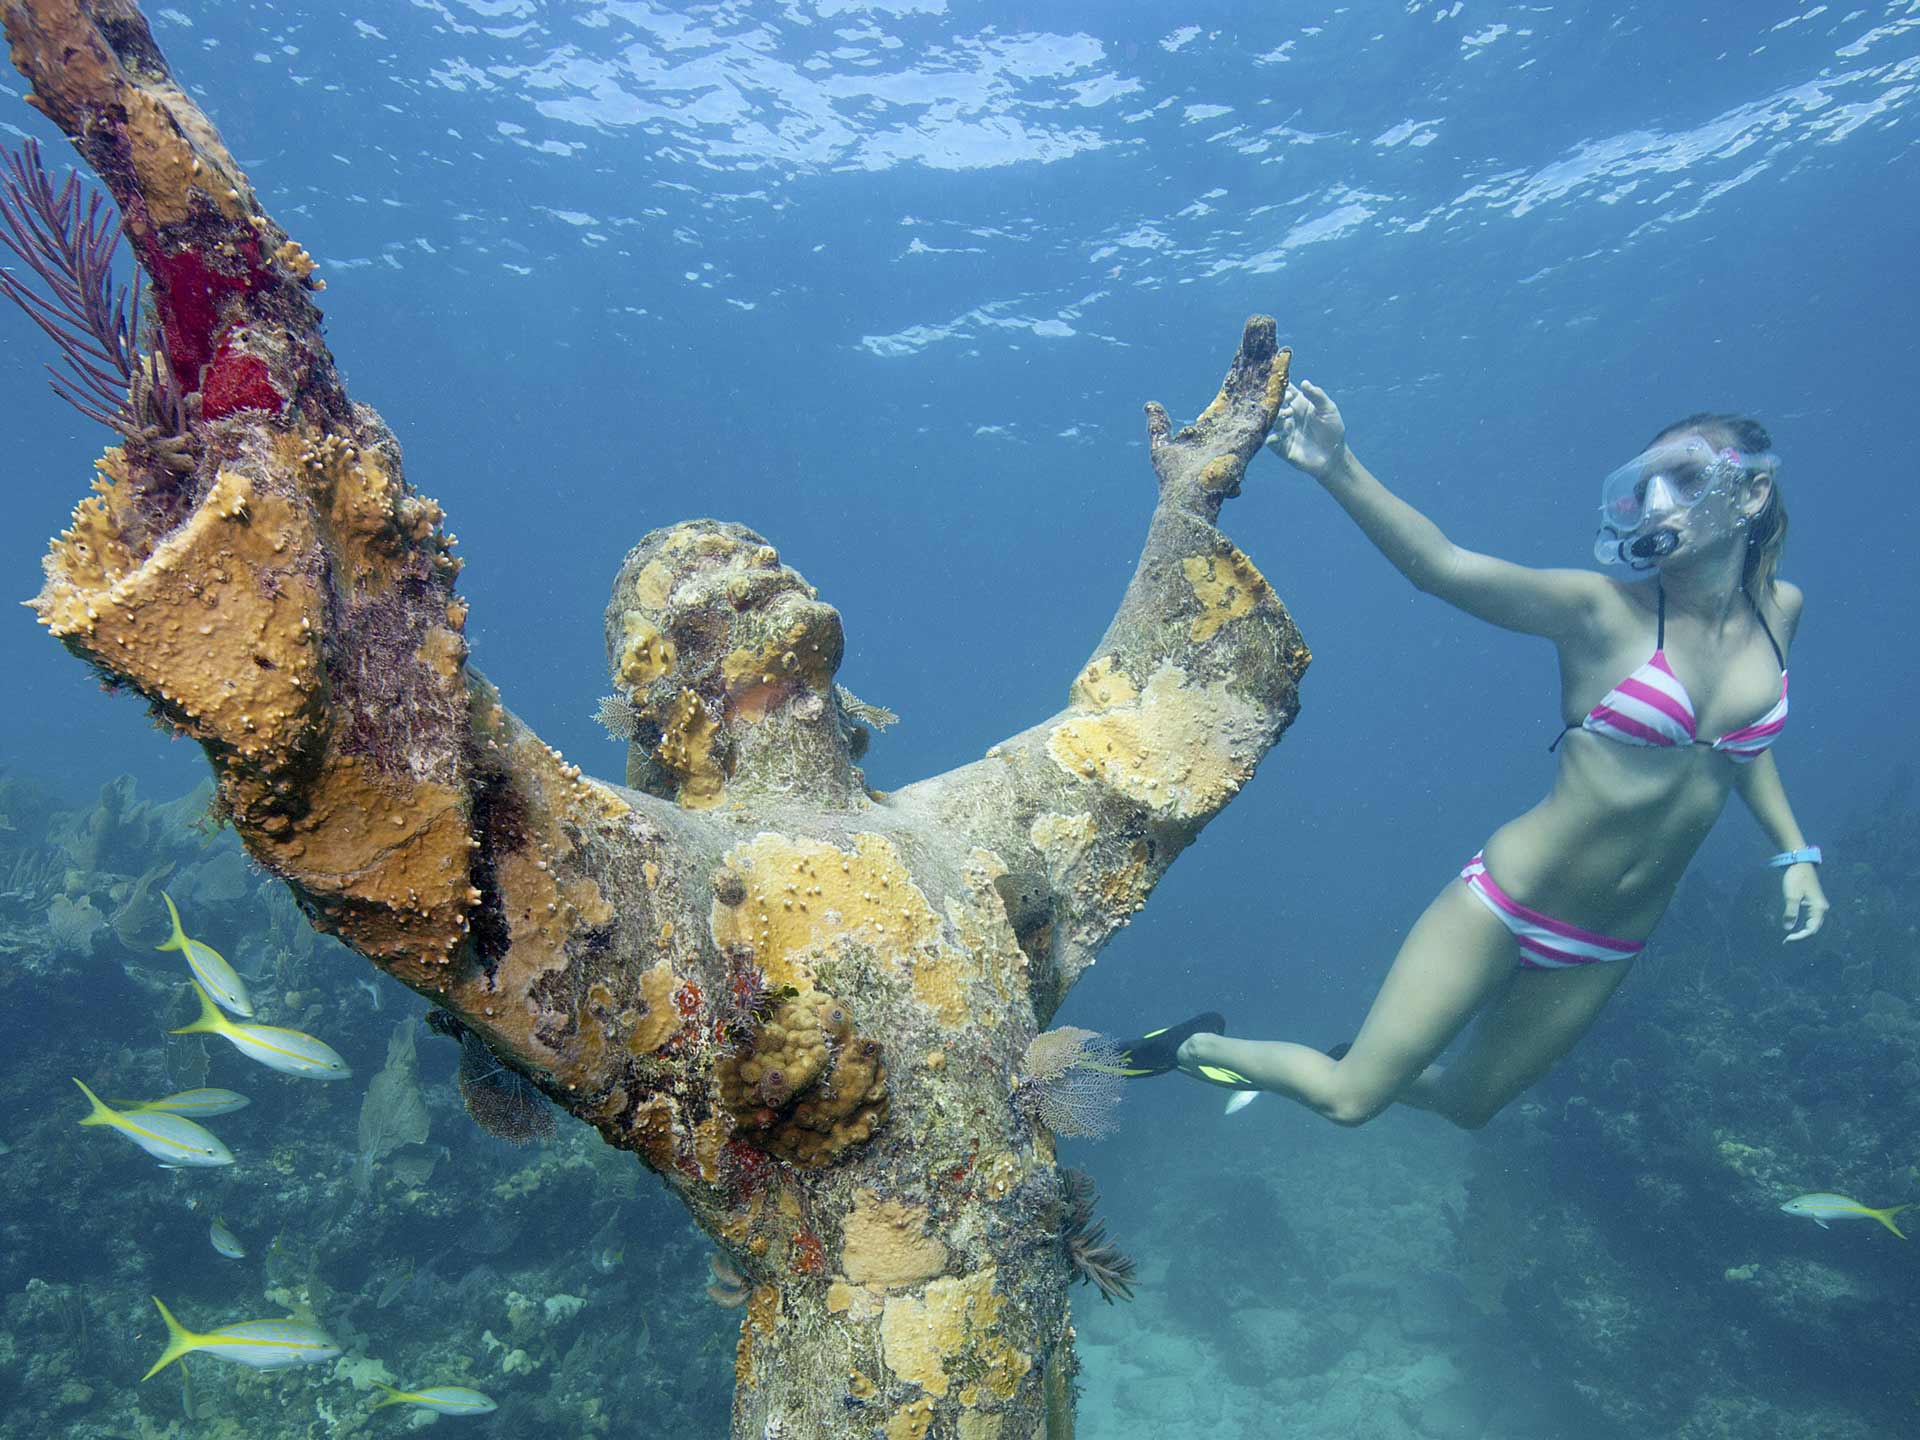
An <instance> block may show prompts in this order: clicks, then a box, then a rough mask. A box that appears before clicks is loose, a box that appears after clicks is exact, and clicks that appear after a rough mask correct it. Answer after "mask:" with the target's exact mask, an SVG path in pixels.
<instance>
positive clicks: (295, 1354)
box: [140, 1295, 340, 1380]
mask: <svg viewBox="0 0 1920 1440" xmlns="http://www.w3.org/2000/svg"><path fill="white" fill-rule="evenodd" d="M153 1303H154V1304H155V1305H157V1306H159V1308H160V1318H161V1319H162V1320H164V1321H166V1322H167V1348H166V1349H165V1350H162V1351H161V1352H160V1358H159V1359H158V1360H156V1361H154V1362H153V1368H152V1369H151V1370H149V1371H147V1373H146V1374H144V1375H142V1376H141V1377H140V1378H141V1379H142V1380H151V1379H152V1378H153V1377H154V1376H156V1375H158V1374H159V1373H160V1372H161V1371H162V1370H164V1369H166V1368H167V1366H169V1365H171V1364H172V1363H173V1362H174V1361H176V1360H178V1359H179V1358H180V1357H181V1356H182V1355H192V1354H194V1353H195V1352H199V1353H202V1354H206V1355H211V1356H213V1357H214V1358H215V1359H216V1360H231V1361H232V1362H233V1363H234V1364H236V1365H247V1366H251V1367H252V1368H253V1369H255V1370H286V1369H288V1368H290V1367H292V1366H295V1365H323V1364H325V1363H326V1362H327V1361H329V1360H332V1359H333V1358H335V1357H336V1356H337V1355H339V1353H340V1347H339V1346H338V1345H337V1344H335V1343H334V1340H333V1337H332V1336H331V1335H329V1334H327V1332H326V1331H324V1330H322V1329H321V1328H320V1327H319V1326H318V1325H316V1324H314V1323H313V1322H312V1321H311V1320H298V1319H295V1318H293V1317H292V1316H289V1317H288V1318H287V1319H285V1320H242V1321H241V1322H240V1323H239V1324H238V1325H222V1326H221V1327H220V1328H219V1329H218V1330H208V1331H206V1332H204V1333H202V1332H200V1331H196V1330H189V1329H187V1327H186V1326H184V1325H182V1324H181V1323H180V1322H179V1321H178V1320H176V1319H174V1318H173V1312H172V1311H170V1310H168V1309H167V1307H166V1306H164V1305H161V1304H160V1297H159V1296H158V1295H156V1296H154V1297H153Z"/></svg>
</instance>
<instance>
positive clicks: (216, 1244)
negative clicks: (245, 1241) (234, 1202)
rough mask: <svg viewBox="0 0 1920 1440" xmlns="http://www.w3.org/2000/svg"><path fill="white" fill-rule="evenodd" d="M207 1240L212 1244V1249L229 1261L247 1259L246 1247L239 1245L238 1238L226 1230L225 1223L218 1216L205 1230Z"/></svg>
mask: <svg viewBox="0 0 1920 1440" xmlns="http://www.w3.org/2000/svg"><path fill="white" fill-rule="evenodd" d="M207 1238H208V1239H209V1240H211V1241H212V1242H213V1248H214V1249H215V1250H217V1251H219V1252H220V1253H221V1254H222V1255H224V1256H226V1257H227V1259H229V1260H244V1259H246V1258H247V1247H246V1246H244V1245H242V1244H241V1243H240V1237H239V1236H238V1235H236V1234H234V1233H233V1231H231V1230H229V1229H228V1228H227V1222H226V1221H224V1220H222V1219H221V1218H220V1217H219V1216H218V1215H216V1216H214V1217H213V1224H212V1225H211V1226H209V1227H208V1229H207Z"/></svg>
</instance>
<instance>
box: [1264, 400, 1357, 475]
mask: <svg viewBox="0 0 1920 1440" xmlns="http://www.w3.org/2000/svg"><path fill="white" fill-rule="evenodd" d="M1267 446H1268V448H1269V449H1271V450H1272V451H1273V452H1274V454H1276V455H1278V456H1279V457H1280V458H1281V459H1283V460H1285V461H1286V462H1287V463H1288V464H1289V465H1291V466H1293V467H1294V468H1295V469H1297V470H1304V471H1306V472H1307V474H1309V475H1311V476H1313V478H1314V479H1316V480H1325V479H1326V478H1327V477H1328V476H1329V475H1330V474H1331V473H1332V472H1333V471H1334V470H1335V469H1336V468H1337V467H1338V466H1339V465H1340V463H1341V462H1342V461H1344V460H1345V459H1346V458H1347V424H1346V421H1344V420H1342V419H1341V418H1340V407H1339V406H1338V405H1336V404H1334V403H1333V397H1332V396H1331V395H1329V394H1327V392H1326V391H1324V390H1322V389H1321V388H1320V387H1319V386H1318V385H1316V384H1314V383H1313V382H1312V381H1311V380H1297V381H1294V382H1293V383H1292V384H1291V385H1289V386H1288V387H1287V401H1286V404H1284V405H1282V406H1281V407H1280V416H1279V418H1278V419H1277V420H1276V421H1275V422H1274V426H1273V429H1272V430H1270V431H1268V432H1267Z"/></svg>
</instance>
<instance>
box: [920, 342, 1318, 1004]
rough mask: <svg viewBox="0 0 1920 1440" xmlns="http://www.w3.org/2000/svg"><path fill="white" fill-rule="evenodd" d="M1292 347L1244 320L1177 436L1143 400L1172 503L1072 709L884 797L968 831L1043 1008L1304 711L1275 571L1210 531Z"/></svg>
mask: <svg viewBox="0 0 1920 1440" xmlns="http://www.w3.org/2000/svg"><path fill="white" fill-rule="evenodd" d="M1290 359H1291V352H1290V351H1287V350H1283V349H1280V348H1278V346H1277V344H1276V341H1275V337H1274V323H1273V321H1272V320H1271V319H1269V318H1267V317H1266V316H1255V317H1254V318H1253V319H1251V320H1249V321H1248V322H1247V325H1246V330H1245V333H1244V334H1243V335H1242V336H1241V339H1240V349H1239V351H1238V353H1237V354H1235V356H1234V358H1233V364H1232V366H1231V368H1230V369H1229V370H1228V372H1227V378H1226V380H1225V381H1224V382H1223V383H1222V384H1221V386H1220V393H1219V394H1218V395H1217V396H1216V397H1215V398H1214V401H1213V403H1212V404H1211V405H1209V406H1208V407H1207V408H1206V410H1205V411H1204V412H1203V413H1202V414H1201V416H1200V418H1199V419H1198V420H1196V421H1194V423H1193V424H1191V425H1189V426H1186V427H1185V428H1184V429H1182V430H1180V431H1178V432H1177V433H1176V432H1175V431H1174V430H1173V427H1172V425H1171V423H1170V422H1169V421H1168V419H1167V413H1166V411H1165V410H1163V409H1162V408H1161V407H1160V406H1159V405H1157V404H1149V405H1148V406H1147V441H1148V447H1149V454H1150V455H1151V457H1152V460H1153V468H1154V473H1155V474H1156V475H1157V476H1158V478H1159V482H1160V499H1159V504H1158V505H1157V506H1156V507H1155V509H1154V512H1153V521H1152V524H1151V525H1150V526H1149V528H1148V530H1147V540H1146V544H1145V546H1144V547H1143V548H1142V550H1141V554H1140V563H1139V566H1138V567H1137V568H1136V570H1135V572H1134V576H1133V581H1132V583H1131V584H1130V585H1129V586H1128V587H1127V593H1126V596H1125V598H1124V599H1123V600H1122V601H1121V602H1120V609H1119V612H1118V613H1117V614H1116V615H1115V616H1114V617H1113V623H1112V624H1111V625H1109V626H1108V627H1107V633H1106V634H1105V635H1104V636H1103V637H1101V640H1100V644H1099V645H1098V646H1097V647H1096V648H1095V650H1094V652H1093V658H1092V659H1090V660H1089V661H1088V662H1087V664H1086V665H1085V666H1084V667H1083V668H1082V669H1081V671H1080V673H1079V674H1078V675H1077V676H1075V677H1074V679H1073V681H1072V684H1071V686H1070V687H1069V688H1068V691H1067V707H1066V708H1065V709H1064V710H1061V711H1060V712H1059V713H1057V714H1055V715H1053V716H1051V717H1050V718H1048V719H1047V720H1045V721H1042V722H1041V723H1040V724H1038V725H1035V726H1033V727H1032V728H1030V729H1028V730H1025V731H1022V732H1021V733H1020V734H1018V735H1015V736H1014V737H1012V738H1011V739H1009V740H1006V741H1003V742H1002V743H1001V744H999V745H996V746H994V747H993V748H992V749H991V750H989V751H988V752H987V756H986V758H985V759H984V760H982V761H979V762H977V763H975V764H972V765H967V766H963V767H962V768H960V769H958V770H954V771H950V772H949V773H947V774H945V775H940V776H936V777H934V778H933V779H931V780H927V781H924V782H922V783H921V784H918V785H913V786H909V787H907V788H905V789H903V790H901V791H900V792H899V793H898V794H897V795H896V796H895V797H894V799H893V801H892V802H891V803H892V804H894V805H896V806H899V807H901V808H903V809H917V810H922V811H924V812H926V813H927V814H928V815H930V816H932V817H934V820H935V823H937V824H939V825H941V826H943V827H949V828H953V829H956V830H958V831H961V832H964V833H969V834H972V835H973V836H975V837H976V840H977V843H979V844H981V845H984V846H989V847H990V848H992V849H993V850H994V851H995V852H996V853H998V854H1000V855H1001V856H1003V857H1004V858H1005V859H1006V862H1007V863H1008V865H1009V866H1010V867H1011V869H1010V873H1009V874H1008V876H1007V877H1006V878H1005V879H1004V880H1003V881H1002V882H1001V891H1002V894H1003V895H1004V896H1005V898H1006V901H1007V906H1008V910H1009V912H1010V913H1011V915H1012V917H1013V921H1014V924H1015V927H1016V929H1017V930H1018V931H1019V933H1020V934H1021V936H1022V939H1023V943H1024V944H1026V945H1027V947H1028V949H1029V950H1030V951H1031V952H1032V953H1033V957H1034V959H1035V961H1036V969H1035V978H1036V992H1037V993H1036V1003H1037V1004H1038V1005H1039V1006H1040V1008H1041V1011H1042V1014H1043V1015H1045V1014H1048V1013H1051V1009H1052V1006H1053V1005H1055V1004H1057V1003H1058V1001H1059V1000H1060V999H1061V998H1062V997H1064V995H1065V993H1066V991H1067V989H1068V988H1069V987H1071V986H1072V984H1073V983H1074V981H1075V980H1077V979H1078V978H1079V976H1080V973H1081V972H1082V971H1083V970H1084V969H1085V968H1086V967H1087V966H1088V965H1089V964H1091V963H1092V962H1093V958H1094V956H1095V954H1096V953H1098V951H1099V949H1100V947H1101V946H1102V945H1104V944H1105V943H1106V942H1107V940H1108V939H1109V938H1110V937H1111V936H1112V934H1113V932H1114V931H1115V930H1117V929H1118V928H1119V927H1121V926H1123V925H1125V924H1126V923H1127V920H1128V918H1129V916H1131V914H1132V913H1133V912H1134V911H1136V910H1138V909H1140V908H1141V906H1142V905H1144V904H1145V903H1146V899H1147V896H1148V895H1149V894H1150V893H1151V892H1152V890H1153V887H1154V885H1155V884H1156V883H1158V881H1159V879H1160V877H1161V876H1162V875H1163V874H1165V873H1166V869H1167V867H1168V866H1169V865H1171V864H1172V863H1173V860H1174V857H1175V856H1177V855H1179V853H1180V852H1181V851H1182V850H1184V849H1186V847H1187V846H1188V845H1190V844H1191V843H1192V842H1193V840H1194V838H1195V837H1196V836H1197V835H1198V834H1199V833H1200V830H1201V828H1202V827H1203V826H1205V825H1206V823H1207V822H1208V821H1209V820H1211V819H1212V818H1213V817H1214V816H1215V815H1217V814H1218V813H1219V812H1220V811H1221V810H1222V809H1223V808H1224V807H1225V806H1226V804H1227V802H1228V801H1229V800H1231V799H1232V798H1233V797H1234V796H1235V795H1236V794H1238V793H1239V791H1240V787H1241V786H1242V785H1244V784H1245V783H1246V782H1247V781H1248V780H1249V779H1250V778H1251V777H1252V775H1253V771H1254V767H1255V766H1256V765H1258V764H1259V762H1260V757H1261V756H1263V755H1264V754H1265V753H1266V752H1267V750H1268V748H1269V747H1270V746H1272V745H1273V743H1274V742H1275V741H1276V740H1278V739H1279V738H1280V734H1281V732H1282V731H1284V730H1285V729H1286V727H1287V726H1288V725H1289V724H1291V723H1292V721H1293V717H1294V715H1295V713H1296V712H1297V710H1298V707H1299V682H1300V677H1301V675H1302V674H1303V673H1304V672H1305V670H1306V668H1307V664H1308V662H1309V660H1310V658H1311V657H1310V656H1309V654H1308V652H1307V647H1306V645H1305V644H1304V643H1303V642H1302V641H1301V638H1300V632H1299V631H1298V630H1297V629H1296V628H1295V627H1294V624H1293V621H1292V618H1291V617H1290V616H1288V614H1287V611H1286V607H1285V606H1284V605H1282V604H1281V603H1280V600H1279V597H1278V596H1276V595H1275V594H1274V592H1273V588H1272V586H1270V585H1269V584H1268V583H1267V581H1266V579H1265V577H1263V576H1262V575H1261V574H1260V572H1259V571H1258V570H1257V569H1255V568H1254V564H1253V562H1252V561H1251V560H1249V559H1248V558H1247V556H1246V555H1245V554H1244V553H1242V552H1241V550H1240V549H1239V547H1238V546H1236V545H1235V544H1234V543H1233V542H1232V541H1231V540H1229V539H1228V538H1227V537H1226V535H1224V534H1223V533H1222V532H1221V531H1220V530H1219V529H1218V528H1217V526H1216V521H1217V520H1218V518H1219V514H1220V507H1221V506H1222V505H1223V504H1224V503H1225V502H1226V501H1227V500H1228V499H1229V498H1231V497H1232V496H1235V495H1238V494H1239V493H1240V481H1241V478H1242V476H1243V475H1244V474H1245V473H1246V468H1247V464H1248V462H1249V461H1250V460H1251V459H1252V458H1253V456H1254V454H1255V453H1256V452H1257V451H1258V450H1259V448H1260V445H1261V442H1262V441H1263V440H1264V439H1265V437H1266V434H1267V431H1268V430H1269V429H1270V428H1271V427H1272V425H1273V421H1274V417H1275V416H1276V415H1277V414H1278V413H1279V409H1280V405H1281V402H1282V400H1283V399H1284V398H1285V394H1286V385H1287V364H1288V361H1289V360H1290Z"/></svg>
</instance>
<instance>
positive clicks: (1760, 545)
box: [1647, 410, 1787, 601]
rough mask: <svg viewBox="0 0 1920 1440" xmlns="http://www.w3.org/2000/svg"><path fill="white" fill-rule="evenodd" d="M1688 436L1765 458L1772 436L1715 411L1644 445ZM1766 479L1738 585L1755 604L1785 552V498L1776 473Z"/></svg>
mask: <svg viewBox="0 0 1920 1440" xmlns="http://www.w3.org/2000/svg"><path fill="white" fill-rule="evenodd" d="M1690 432H1691V433H1693V434H1697V435H1702V436H1704V437H1705V438H1706V439H1708V440H1710V441H1712V442H1713V444H1714V445H1715V446H1716V447H1722V446H1725V447H1731V448H1732V449H1735V450H1738V451H1739V452H1740V453H1741V454H1742V455H1765V454H1767V453H1768V452H1769V451H1771V450H1772V449H1773V436H1772V435H1770V434H1769V433H1768V432H1767V427H1766V426H1764V425H1762V424H1761V423H1760V422H1759V421H1758V420H1756V419H1754V418H1753V417H1752V416H1751V415H1736V414H1729V413H1726V412H1723V411H1715V410H1702V411H1701V412H1700V413H1699V414H1697V415H1689V416H1687V418H1686V419H1684V420H1676V421H1674V422H1673V423H1672V424H1671V425H1668V426H1665V427H1663V428H1662V429H1661V431H1660V433H1659V434H1657V435H1655V436H1654V437H1653V439H1651V440H1649V441H1648V442H1647V448H1648V449H1652V448H1653V446H1655V445H1658V444H1659V443H1660V442H1661V441H1662V440H1670V439H1672V438H1673V437H1674V436H1675V435H1685V434H1688V433H1690ZM1769 478H1770V479H1771V480H1772V481H1773V484H1772V487H1771V490H1770V492H1769V494H1768V496H1767V503H1766V506H1765V508H1763V509H1762V510H1761V511H1760V513H1759V514H1758V515H1756V516H1754V517H1753V519H1752V521H1751V522H1750V523H1749V524H1748V526H1747V560H1746V566H1745V568H1744V570H1743V571H1742V572H1741V576H1740V583H1741V584H1742V585H1743V586H1744V587H1745V588H1746V591H1747V593H1748V594H1749V595H1751V596H1752V597H1753V598H1754V599H1755V600H1756V601H1759V600H1762V599H1764V598H1766V596H1767V595H1768V594H1769V592H1771V591H1772V589H1773V577H1774V575H1775V574H1776V573H1777V572H1778V570H1779V569H1780V558H1781V556H1782V555H1784V554H1785V553H1786V549H1787V502H1786V497H1785V496H1783V495H1782V494H1781V493H1780V476H1779V473H1778V471H1774V472H1772V473H1771V474H1770V476H1769Z"/></svg>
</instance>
